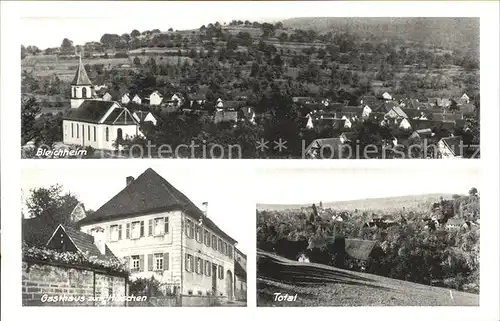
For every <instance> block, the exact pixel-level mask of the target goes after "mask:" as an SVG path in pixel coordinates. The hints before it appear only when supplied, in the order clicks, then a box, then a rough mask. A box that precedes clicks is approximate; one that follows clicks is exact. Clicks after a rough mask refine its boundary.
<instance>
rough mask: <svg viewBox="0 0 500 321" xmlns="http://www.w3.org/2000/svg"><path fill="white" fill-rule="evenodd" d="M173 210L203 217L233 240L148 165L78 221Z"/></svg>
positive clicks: (88, 221) (103, 219)
mask: <svg viewBox="0 0 500 321" xmlns="http://www.w3.org/2000/svg"><path fill="white" fill-rule="evenodd" d="M173 210H181V211H183V212H184V213H186V214H188V215H189V216H191V217H192V218H194V219H195V220H199V219H202V221H203V224H204V225H205V226H206V227H207V228H209V229H210V230H212V231H213V232H214V233H216V234H218V235H219V236H221V237H224V238H226V239H228V240H230V241H231V242H233V243H236V241H235V240H234V239H233V238H231V237H230V236H229V235H227V234H226V233H224V232H223V231H222V230H221V229H220V228H219V227H217V225H215V223H214V222H212V220H210V219H209V218H208V217H206V216H205V215H204V213H203V212H202V211H201V210H200V209H199V208H198V207H197V206H196V205H194V204H193V202H191V200H190V199H189V198H187V197H186V196H185V195H184V194H182V193H181V192H180V191H179V190H177V189H176V188H175V187H173V186H172V185H171V184H170V183H169V182H168V181H167V180H165V179H164V178H163V177H161V176H160V175H158V173H156V172H155V171H154V170H152V169H151V168H148V169H147V170H146V171H145V172H144V173H142V174H141V175H139V177H137V178H136V179H135V180H133V181H132V182H131V183H130V184H128V185H127V186H126V187H125V188H124V189H123V190H121V191H120V192H119V193H118V194H116V195H115V196H114V197H113V198H111V199H110V200H109V201H108V202H107V203H105V204H104V205H103V206H101V207H100V208H99V209H98V210H97V211H95V212H94V213H93V214H91V215H88V216H86V217H85V218H83V219H82V220H80V221H79V222H78V223H79V224H80V225H85V224H91V223H96V222H103V221H109V220H117V219H123V218H126V217H135V216H141V215H147V214H153V213H161V212H165V211H173Z"/></svg>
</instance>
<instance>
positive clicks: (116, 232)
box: [80, 169, 236, 300]
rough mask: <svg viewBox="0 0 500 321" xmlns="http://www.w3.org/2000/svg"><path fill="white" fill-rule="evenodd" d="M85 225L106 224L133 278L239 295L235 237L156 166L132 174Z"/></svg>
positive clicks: (109, 240) (87, 228) (172, 288)
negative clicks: (136, 176) (237, 290)
mask: <svg viewBox="0 0 500 321" xmlns="http://www.w3.org/2000/svg"><path fill="white" fill-rule="evenodd" d="M80 226H81V230H82V231H84V232H87V233H91V231H92V230H94V229H95V228H102V229H104V235H105V238H106V245H107V246H108V247H109V248H110V249H111V250H112V251H113V253H114V254H115V255H116V256H118V257H120V258H122V259H123V260H124V261H125V262H126V265H127V266H128V267H129V269H130V272H131V278H151V277H154V278H155V279H157V280H158V281H160V283H161V284H162V287H163V288H164V289H165V291H167V292H169V293H176V294H182V295H201V296H209V295H216V296H218V297H222V298H225V299H227V300H233V299H234V269H235V268H234V265H235V264H234V246H235V244H236V241H235V240H234V239H232V238H231V237H230V236H228V235H227V234H226V233H225V232H223V231H222V230H220V229H219V228H218V227H217V225H215V223H213V222H212V221H211V220H210V219H209V218H208V217H207V215H206V211H205V212H203V211H201V210H200V209H198V208H197V207H196V206H195V205H194V204H193V203H192V202H191V201H190V200H189V199H188V198H187V197H186V196H184V195H183V194H182V193H181V192H179V191H178V190H176V189H175V188H174V187H173V186H172V185H170V184H169V183H168V182H167V181H166V180H165V179H163V178H162V177H161V176H159V175H158V174H157V173H156V172H154V171H153V170H152V169H148V170H146V171H145V172H144V173H143V174H141V175H140V176H139V177H138V178H137V179H132V178H131V177H128V178H127V185H126V187H125V188H124V189H123V190H122V191H121V192H120V193H118V194H117V195H116V196H115V197H113V198H112V199H111V200H110V201H109V202H107V203H106V204H104V205H103V206H102V207H101V208H100V209H98V210H97V211H96V212H95V213H93V214H92V215H90V216H87V217H86V218H85V219H83V220H81V221H80Z"/></svg>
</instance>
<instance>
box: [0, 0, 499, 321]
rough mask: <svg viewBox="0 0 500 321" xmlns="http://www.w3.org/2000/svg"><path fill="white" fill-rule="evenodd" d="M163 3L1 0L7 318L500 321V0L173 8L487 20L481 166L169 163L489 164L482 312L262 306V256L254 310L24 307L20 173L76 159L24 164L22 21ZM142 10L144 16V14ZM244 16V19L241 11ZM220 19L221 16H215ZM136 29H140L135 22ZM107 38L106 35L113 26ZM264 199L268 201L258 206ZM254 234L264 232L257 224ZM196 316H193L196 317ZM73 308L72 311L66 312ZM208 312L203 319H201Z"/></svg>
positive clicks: (132, 11)
mask: <svg viewBox="0 0 500 321" xmlns="http://www.w3.org/2000/svg"><path fill="white" fill-rule="evenodd" d="M156 5H158V2H72V3H68V2H51V3H49V2H1V37H0V38H1V63H2V64H1V73H0V76H1V86H2V87H1V91H0V92H1V96H0V98H1V105H0V106H1V117H0V119H1V121H2V124H1V127H0V129H1V145H0V146H1V154H0V155H1V156H2V162H1V173H2V175H1V182H2V195H1V197H2V202H1V204H2V213H3V215H2V221H3V224H2V225H3V231H2V243H1V244H2V262H1V264H2V268H1V270H2V309H1V313H2V318H1V319H2V320H13V319H21V320H25V319H37V320H44V319H50V320H67V319H68V318H71V319H74V320H89V319H90V320H101V319H106V318H110V319H111V318H112V319H124V317H125V318H130V319H139V318H148V319H153V318H154V319H158V318H204V319H205V318H207V319H217V320H233V319H234V318H248V319H255V318H258V317H263V318H265V319H299V318H300V319H306V318H307V319H313V318H324V317H327V318H347V319H349V320H356V319H367V318H368V319H370V320H379V319H380V320H401V319H405V320H419V321H420V320H453V321H457V320H498V319H499V310H498V302H499V296H498V284H499V266H498V254H499V247H498V244H499V233H498V232H499V230H498V226H499V202H498V196H499V195H500V191H499V186H498V183H499V181H498V177H499V171H498V165H499V157H498V155H499V153H498V150H499V148H498V147H499V140H498V136H499V131H498V127H499V112H498V111H499V107H498V106H500V103H499V98H498V97H499V96H498V95H499V88H500V87H499V82H498V79H499V76H498V70H499V64H498V61H499V51H498V48H499V43H498V39H499V29H500V28H499V22H498V21H499V20H498V13H499V4H498V2H496V1H492V2H465V1H460V2H438V1H433V2H393V1H390V2H314V3H313V2H310V1H309V2H250V3H249V2H222V3H220V4H219V5H216V4H214V3H208V2H197V3H178V2H174V3H170V4H169V6H170V5H171V6H172V7H171V10H186V8H187V7H188V6H189V10H193V14H195V15H203V16H207V17H209V18H211V17H214V20H215V19H217V20H225V19H220V18H219V17H224V16H226V15H227V14H228V13H231V16H230V17H229V19H233V18H239V17H242V18H244V17H245V14H246V13H248V12H258V13H259V14H260V15H261V16H262V18H268V19H269V18H273V17H278V18H279V17H280V16H283V15H284V12H295V16H303V17H305V16H322V17H323V16H367V17H370V16H371V17H374V16H428V17H430V16H434V17H444V16H447V17H451V16H464V17H480V18H481V50H480V52H481V105H482V117H481V119H482V124H481V125H482V128H481V133H482V135H481V141H482V144H481V145H482V151H481V159H480V160H471V161H467V160H464V161H451V162H447V161H444V160H439V161H437V160H436V161H432V160H430V161H427V160H403V161H398V160H396V161H393V160H378V161H370V160H366V161H363V160H358V161H346V160H341V161H335V163H333V162H328V161H318V162H316V161H314V162H311V161H305V160H286V161H263V160H254V161H247V160H238V161H222V160H221V161H217V160H210V161H206V160H205V161H198V160H187V161H186V160H182V161H181V160H170V161H166V160H160V161H161V162H163V163H162V164H165V166H178V165H180V162H185V163H183V164H184V165H186V166H203V167H205V166H206V167H207V170H217V169H221V170H222V169H223V168H224V167H227V166H236V167H238V168H241V170H247V171H258V169H259V168H262V167H266V168H268V167H277V168H283V167H286V168H294V167H300V168H307V167H315V168H329V167H336V168H342V167H349V168H353V167H354V168H355V167H359V168H366V167H370V168H371V167H373V166H374V167H376V166H384V167H394V166H398V167H399V166H402V167H404V168H407V169H408V170H412V171H418V170H425V167H426V166H433V167H435V166H438V167H439V168H442V169H443V170H447V169H448V168H449V167H450V166H452V167H454V166H481V168H482V184H481V190H480V192H481V199H482V202H481V208H482V212H483V217H482V226H483V230H482V234H481V302H480V307H476V308H474V307H471V308H462V307H434V308H425V307H395V308H389V307H377V308H366V307H364V308H315V309H303V308H295V309H279V308H253V307H254V306H255V273H254V271H255V270H254V266H255V253H248V265H249V273H248V294H249V300H248V306H249V308H246V309H247V310H242V309H240V310H234V308H232V309H227V308H216V309H201V308H191V309H192V310H185V309H187V308H180V309H173V310H171V311H164V308H154V309H145V308H136V309H133V308H127V309H119V308H100V309H93V308H71V310H68V309H65V310H60V309H58V308H48V307H44V308H22V307H21V293H20V290H21V287H20V280H21V269H20V260H21V257H20V254H21V253H20V242H19V241H18V240H20V202H19V200H20V171H21V168H22V167H24V166H28V167H30V166H38V167H49V168H50V167H54V168H57V167H58V166H67V164H66V162H67V161H66V160H57V161H56V160H35V161H33V160H22V161H20V148H19V146H20V122H19V102H20V55H19V45H20V44H19V42H18V40H17V39H16V31H17V30H20V29H19V28H20V24H19V20H20V18H21V17H23V16H24V17H26V16H31V17H35V16H45V17H46V16H57V15H59V16H66V17H68V16H78V15H81V16H87V17H97V16H101V17H102V16H105V17H109V16H122V17H127V18H128V19H131V20H133V19H139V17H140V16H143V17H146V18H147V16H150V15H157V16H161V14H162V12H161V10H155V6H156ZM137 8H141V10H137ZM233 12H234V13H235V14H234V15H233V14H232V13H233ZM210 20H212V19H210ZM131 26H133V23H132V22H131ZM103 32H105V30H103ZM69 162H71V163H70V165H69V166H72V167H74V168H75V170H85V168H89V167H91V166H100V167H101V166H113V167H115V166H119V164H121V162H130V163H128V165H130V164H137V166H139V167H141V168H145V167H146V164H147V161H145V160H121V161H120V160H116V161H110V160H88V161H78V160H69ZM255 201H258V200H255ZM249 233H255V231H254V227H249ZM188 311H189V312H190V313H189V315H187V314H186V312H188ZM61 312H63V313H61ZM198 313H199V314H198Z"/></svg>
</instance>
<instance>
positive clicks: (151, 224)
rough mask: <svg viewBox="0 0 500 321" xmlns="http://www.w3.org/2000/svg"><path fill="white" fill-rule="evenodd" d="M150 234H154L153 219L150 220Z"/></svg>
mask: <svg viewBox="0 0 500 321" xmlns="http://www.w3.org/2000/svg"><path fill="white" fill-rule="evenodd" d="M148 235H149V236H151V235H153V220H149V233H148Z"/></svg>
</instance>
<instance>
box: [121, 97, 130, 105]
mask: <svg viewBox="0 0 500 321" xmlns="http://www.w3.org/2000/svg"><path fill="white" fill-rule="evenodd" d="M121 102H122V104H123V105H127V104H128V103H129V102H130V97H129V95H128V94H123V96H122V98H121Z"/></svg>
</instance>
